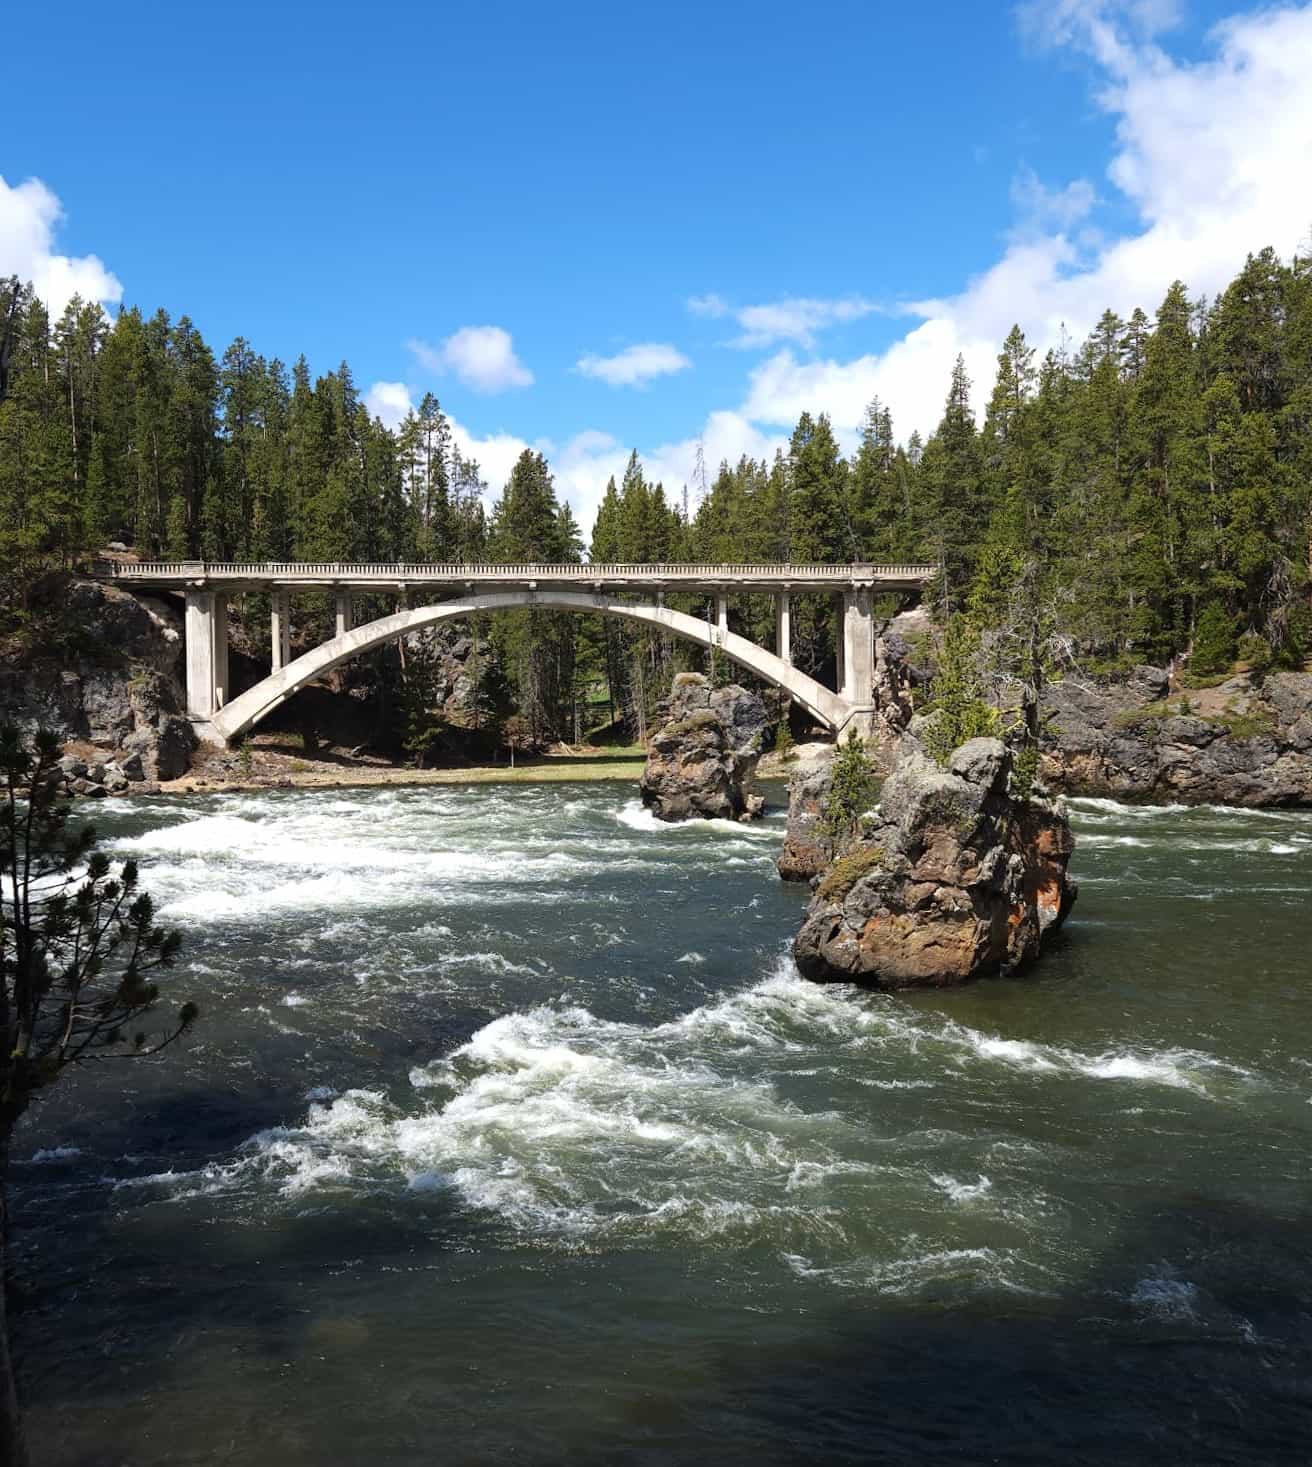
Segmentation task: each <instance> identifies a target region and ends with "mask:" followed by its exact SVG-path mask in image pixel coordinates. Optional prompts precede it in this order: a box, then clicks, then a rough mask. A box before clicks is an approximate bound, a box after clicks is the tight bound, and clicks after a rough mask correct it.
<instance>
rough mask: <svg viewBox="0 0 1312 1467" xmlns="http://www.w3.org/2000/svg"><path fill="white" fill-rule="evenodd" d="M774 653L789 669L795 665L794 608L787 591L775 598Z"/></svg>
mask: <svg viewBox="0 0 1312 1467" xmlns="http://www.w3.org/2000/svg"><path fill="white" fill-rule="evenodd" d="M774 651H775V656H776V657H779V658H781V659H782V660H783V661H784V662H786V663H787V664H788V665H789V667H791V666H792V665H793V608H792V597H791V596H789V594H788V592H787V591H780V593H779V595H778V596H777V597H776V598H775V603H774Z"/></svg>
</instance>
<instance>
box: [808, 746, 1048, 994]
mask: <svg viewBox="0 0 1312 1467" xmlns="http://www.w3.org/2000/svg"><path fill="white" fill-rule="evenodd" d="M1010 776H1011V755H1010V753H1009V751H1008V750H1007V748H1006V747H1005V745H1003V744H1002V743H1001V742H1000V741H999V740H997V739H972V740H971V741H970V742H969V743H966V744H963V745H962V746H961V748H959V749H958V750H957V751H956V752H955V753H954V754H953V756H952V760H951V763H950V765H949V767H948V768H947V769H941V768H939V766H938V765H937V764H935V763H934V762H933V760H932V759H930V758H929V757H928V756H927V755H926V754H925V753H924V752H923V750H921V748H920V747H919V745H918V744H917V743H916V742H915V741H914V740H912V739H907V740H905V741H904V742H903V744H902V746H901V749H900V752H899V755H898V758H897V761H896V763H895V765H894V768H893V772H892V774H891V775H890V776H889V778H888V779H887V780H886V781H885V782H884V786H883V790H882V791H881V798H880V804H879V816H878V822H877V824H876V825H875V826H874V828H873V829H872V830H871V831H870V832H869V833H868V837H867V838H866V839H864V840H862V841H861V842H860V843H859V844H856V845H854V846H852V847H850V848H849V849H848V850H847V851H845V852H844V854H843V855H842V856H840V858H839V859H838V860H837V861H835V862H834V864H833V865H832V866H831V867H830V868H829V869H828V871H827V872H826V873H825V875H824V876H823V877H822V878H821V879H820V880H819V881H818V883H817V884H816V888H815V894H814V896H813V897H812V900H811V905H810V906H809V908H808V909H807V913H806V918H805V920H804V922H803V924H802V928H801V931H800V932H799V933H798V935H797V939H796V942H795V944H794V949H793V951H794V956H795V958H796V960H797V965H798V968H799V969H800V970H801V972H802V973H803V974H804V975H805V976H806V977H808V978H814V979H820V980H840V981H847V982H861V983H867V984H872V985H874V986H876V987H880V988H907V987H914V986H941V985H945V984H951V983H960V982H964V981H965V980H967V979H969V978H975V977H981V976H986V975H989V974H993V973H998V972H1011V971H1014V970H1015V969H1018V968H1020V967H1022V966H1024V965H1025V964H1026V963H1028V962H1031V961H1032V960H1033V959H1034V958H1036V957H1037V956H1038V954H1039V949H1040V946H1041V943H1042V941H1043V938H1044V936H1045V934H1047V933H1049V932H1051V931H1052V930H1053V929H1054V928H1055V927H1056V926H1058V925H1059V924H1060V923H1061V921H1062V920H1063V919H1064V918H1065V916H1066V914H1067V912H1068V911H1069V910H1070V908H1071V905H1072V904H1073V902H1074V900H1075V886H1074V883H1073V882H1072V881H1071V880H1070V879H1069V878H1068V876H1067V874H1066V870H1067V866H1068V864H1069V862H1070V857H1071V852H1072V851H1073V849H1074V838H1073V837H1072V835H1071V831H1070V826H1069V824H1068V822H1067V820H1066V817H1065V815H1064V814H1063V813H1062V812H1061V811H1060V810H1059V809H1058V808H1057V807H1056V806H1054V805H1051V804H1049V803H1047V802H1045V801H1042V800H1037V799H1031V800H1019V799H1016V798H1014V797H1013V796H1012V794H1011V793H1010V792H1009V782H1010Z"/></svg>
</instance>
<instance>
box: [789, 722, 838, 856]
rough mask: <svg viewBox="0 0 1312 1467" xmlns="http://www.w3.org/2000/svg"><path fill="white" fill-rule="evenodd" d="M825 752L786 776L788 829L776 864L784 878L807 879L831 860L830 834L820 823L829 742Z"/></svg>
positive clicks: (828, 778)
mask: <svg viewBox="0 0 1312 1467" xmlns="http://www.w3.org/2000/svg"><path fill="white" fill-rule="evenodd" d="M827 755H828V757H827V758H825V759H823V760H818V761H816V762H813V763H809V764H803V765H799V767H798V768H796V769H794V770H793V772H792V774H790V775H789V777H788V829H787V832H786V833H785V835H784V844H783V849H782V850H781V851H780V852H779V863H778V866H779V875H780V876H781V877H782V878H783V879H784V880H785V881H810V879H811V878H812V877H813V876H818V875H819V874H820V873H821V872H822V871H823V870H824V869H825V867H826V866H828V865H829V863H830V862H831V861H832V860H833V859H834V841H833V837H832V836H831V835H829V834H828V832H827V831H826V830H825V829H824V823H823V822H824V808H825V801H826V800H827V799H828V798H829V787H830V784H831V783H832V775H833V746H832V745H829V746H827Z"/></svg>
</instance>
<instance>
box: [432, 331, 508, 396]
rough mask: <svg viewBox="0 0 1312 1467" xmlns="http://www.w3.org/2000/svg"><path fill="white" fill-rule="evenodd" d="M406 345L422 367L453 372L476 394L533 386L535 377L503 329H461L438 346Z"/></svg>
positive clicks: (435, 370)
mask: <svg viewBox="0 0 1312 1467" xmlns="http://www.w3.org/2000/svg"><path fill="white" fill-rule="evenodd" d="M406 344H407V346H408V347H409V348H410V351H411V353H412V354H413V355H414V358H415V360H416V361H417V362H418V363H419V364H420V366H422V367H426V368H427V369H428V370H429V371H430V372H445V371H451V372H454V373H455V374H456V376H457V377H459V378H460V380H461V381H462V382H463V383H464V384H465V386H466V387H472V388H473V389H474V390H475V391H476V392H505V391H506V390H507V389H509V388H511V387H528V386H530V385H531V384H532V382H533V373H532V372H530V371H529V369H528V368H527V367H526V366H525V365H524V363H523V362H521V361H520V359H519V358H518V357H517V356H516V355H515V343H514V341H513V340H512V338H511V335H510V332H509V331H507V330H505V328H504V327H501V326H462V327H461V328H460V330H459V331H455V332H453V333H452V334H451V335H450V336H448V337H447V338H446V340H445V341H443V342H442V343H441V344H440V345H439V346H432V345H430V344H429V343H428V342H426V341H419V340H414V341H410V342H407V343H406Z"/></svg>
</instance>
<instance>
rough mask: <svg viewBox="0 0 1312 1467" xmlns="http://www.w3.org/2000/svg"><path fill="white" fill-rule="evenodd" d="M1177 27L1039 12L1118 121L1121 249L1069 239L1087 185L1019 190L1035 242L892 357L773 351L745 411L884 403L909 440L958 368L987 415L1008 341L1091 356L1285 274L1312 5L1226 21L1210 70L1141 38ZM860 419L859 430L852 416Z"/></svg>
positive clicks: (1090, 9)
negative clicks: (871, 400) (1161, 319)
mask: <svg viewBox="0 0 1312 1467" xmlns="http://www.w3.org/2000/svg"><path fill="white" fill-rule="evenodd" d="M1173 14H1174V12H1173V9H1172V8H1171V7H1169V6H1164V5H1161V4H1151V3H1150V4H1143V3H1140V4H1134V5H1129V6H1127V5H1123V4H1122V5H1115V4H1110V3H1099V0H1059V3H1057V4H1051V3H1049V4H1047V5H1044V6H1042V7H1031V19H1032V21H1034V23H1037V21H1036V20H1034V18H1035V17H1038V16H1042V17H1043V18H1044V20H1045V22H1046V24H1047V35H1046V39H1048V40H1049V41H1050V42H1053V41H1060V42H1061V43H1062V44H1066V45H1071V46H1075V47H1077V48H1079V49H1080V51H1081V52H1082V53H1084V54H1086V55H1087V56H1089V57H1091V58H1092V59H1093V60H1094V61H1095V62H1096V64H1097V65H1098V67H1099V69H1100V72H1101V82H1100V86H1099V90H1098V92H1097V101H1098V103H1099V105H1100V106H1101V107H1102V108H1103V109H1104V110H1105V111H1107V112H1108V113H1109V114H1110V115H1111V116H1112V117H1114V118H1115V120H1116V137H1117V148H1116V152H1115V155H1114V157H1113V158H1112V160H1111V162H1110V164H1109V166H1108V168H1107V177H1108V179H1109V180H1110V182H1111V183H1112V184H1113V185H1114V187H1115V188H1116V189H1117V190H1119V191H1120V193H1121V194H1122V195H1123V196H1125V197H1126V198H1128V199H1129V200H1130V202H1131V203H1132V204H1133V205H1134V206H1135V208H1136V209H1137V211H1138V214H1139V219H1140V227H1139V228H1138V229H1137V230H1135V231H1132V232H1130V233H1127V234H1124V235H1122V236H1121V237H1118V238H1112V239H1104V238H1102V237H1100V236H1097V235H1084V236H1081V237H1078V238H1072V236H1071V234H1070V233H1069V231H1070V230H1071V228H1072V227H1073V226H1075V225H1076V224H1077V223H1078V222H1079V221H1082V220H1084V219H1086V217H1087V214H1088V210H1089V208H1090V207H1091V206H1092V204H1093V202H1094V200H1093V192H1092V185H1090V184H1088V183H1086V182H1085V181H1084V180H1078V181H1077V182H1076V183H1074V184H1071V185H1068V186H1067V187H1065V188H1061V189H1056V190H1048V189H1045V188H1044V187H1043V186H1042V185H1041V184H1040V183H1039V182H1038V180H1037V179H1034V178H1033V177H1032V176H1030V177H1028V178H1027V177H1025V176H1024V175H1022V178H1021V181H1020V183H1019V185H1018V195H1019V202H1020V204H1021V206H1022V209H1023V210H1025V211H1026V212H1027V213H1028V216H1029V217H1028V219H1027V220H1026V221H1024V222H1025V223H1026V224H1027V225H1028V227H1024V228H1021V229H1019V230H1018V231H1017V232H1016V233H1015V234H1014V235H1013V236H1012V238H1011V240H1010V242H1009V244H1008V246H1007V248H1006V250H1005V252H1004V254H1003V255H1002V257H1001V258H1000V259H999V260H998V261H997V262H996V263H995V264H994V265H992V266H991V267H990V268H989V269H987V270H985V271H984V272H983V273H982V274H981V275H980V276H978V277H977V278H976V279H974V280H972V281H971V282H969V284H968V285H967V286H966V287H965V289H964V290H962V291H961V292H960V293H959V294H957V295H953V296H947V297H943V298H941V299H938V300H930V301H923V302H920V303H919V304H917V305H916V306H914V307H913V308H911V310H912V314H915V315H919V316H921V317H923V321H922V324H921V325H919V326H917V327H916V328H915V329H914V330H912V331H911V332H909V333H908V334H907V335H906V336H905V337H903V338H902V339H901V340H899V341H897V342H895V343H894V344H893V345H892V346H890V347H889V348H887V349H886V350H884V351H883V352H880V353H876V354H868V355H865V356H861V357H858V358H856V359H855V360H852V361H819V362H799V361H797V360H795V359H794V357H793V355H792V354H791V353H790V352H787V351H785V352H781V353H778V354H777V355H776V356H774V357H772V358H771V359H770V360H769V361H767V362H765V363H764V364H762V365H761V366H760V367H758V368H757V369H756V370H755V371H754V372H753V373H752V378H751V386H750V390H749V393H748V397H747V401H746V403H745V405H744V408H743V412H744V413H745V414H746V415H747V416H748V417H749V418H751V419H753V420H754V421H757V422H764V423H780V424H786V423H789V422H791V421H793V420H794V419H795V418H796V415H797V411H798V410H799V408H800V407H802V406H805V407H807V408H809V409H811V410H812V411H815V410H817V409H824V410H827V411H830V412H831V413H832V415H833V417H834V419H835V423H836V425H839V426H843V425H846V426H848V427H851V426H852V425H853V424H854V423H855V422H856V421H859V411H858V405H859V403H860V402H861V400H862V399H863V398H868V397H869V396H871V395H873V394H875V393H877V394H878V395H879V396H880V398H881V399H882V400H883V401H884V402H886V403H887V404H889V405H890V407H891V408H892V411H893V415H894V422H895V426H896V428H897V430H898V432H899V435H902V436H904V435H906V434H907V433H909V432H910V431H911V430H912V429H913V428H918V429H920V430H921V431H922V432H924V431H926V430H928V429H930V428H932V427H933V426H934V424H935V422H936V421H937V419H938V416H939V413H940V410H941V407H942V402H943V398H944V396H945V395H946V391H947V383H948V375H949V373H950V371H951V367H952V361H953V359H954V357H955V356H956V355H957V353H958V352H960V353H962V354H964V356H965V358H966V363H967V369H968V370H969V371H970V373H971V376H972V377H973V379H974V382H975V393H974V400H975V402H976V404H977V405H979V404H980V403H981V402H982V401H983V399H984V398H986V397H987V395H988V392H989V390H990V388H991V385H992V377H993V370H994V362H995V356H996V353H997V350H998V347H999V344H1000V342H1001V341H1002V338H1003V337H1004V336H1005V334H1006V333H1007V331H1008V330H1009V329H1010V327H1011V326H1012V324H1013V323H1015V322H1019V323H1020V325H1021V327H1022V329H1023V330H1024V331H1025V333H1026V335H1027V336H1028V337H1029V339H1030V342H1031V344H1033V345H1037V346H1039V347H1040V348H1046V347H1048V346H1051V345H1054V344H1056V343H1057V342H1058V340H1059V339H1060V337H1061V333H1062V331H1063V328H1065V329H1066V330H1067V331H1068V332H1069V333H1070V335H1071V336H1073V337H1074V339H1075V340H1077V341H1078V340H1079V339H1081V338H1082V337H1083V336H1084V335H1085V334H1086V333H1087V332H1088V331H1089V330H1090V329H1091V327H1092V326H1093V325H1094V323H1095V322H1096V321H1097V319H1098V317H1099V315H1101V313H1102V311H1103V310H1104V309H1106V308H1108V307H1110V308H1111V309H1113V310H1115V311H1118V312H1120V313H1121V314H1123V315H1124V314H1128V313H1129V312H1130V311H1131V310H1133V308H1134V307H1135V306H1138V305H1142V306H1143V307H1144V308H1145V309H1146V310H1148V311H1150V312H1151V311H1152V310H1153V309H1154V308H1155V307H1156V306H1157V305H1158V303H1159V302H1160V300H1161V298H1162V296H1163V295H1164V294H1165V292H1166V289H1167V287H1168V286H1169V285H1170V283H1171V282H1172V281H1173V280H1175V279H1177V278H1178V279H1182V280H1184V281H1185V282H1186V283H1187V285H1188V286H1189V288H1190V290H1191V291H1192V292H1193V293H1195V294H1198V293H1207V294H1215V293H1216V292H1218V291H1219V290H1221V289H1223V288H1224V286H1225V285H1226V284H1227V283H1228V281H1229V280H1230V279H1231V278H1232V277H1233V275H1234V273H1235V272H1236V270H1237V269H1238V268H1239V267H1240V265H1241V264H1242V263H1243V260H1244V256H1245V255H1246V254H1247V253H1248V252H1249V251H1252V250H1257V249H1260V248H1261V247H1262V246H1263V245H1266V244H1272V245H1274V246H1275V247H1276V249H1277V250H1278V251H1280V252H1281V253H1282V254H1284V255H1285V256H1286V257H1288V255H1289V254H1290V253H1291V252H1292V251H1293V250H1294V249H1295V248H1296V247H1298V246H1299V244H1300V242H1301V241H1302V240H1304V239H1305V238H1306V235H1307V230H1308V225H1309V223H1310V222H1312V203H1310V202H1309V197H1308V194H1307V191H1306V190H1305V189H1302V188H1300V187H1299V186H1298V182H1297V181H1298V180H1300V179H1304V178H1306V177H1307V175H1308V160H1309V158H1312V87H1309V86H1308V84H1307V77H1308V76H1309V75H1312V3H1304V4H1299V5H1285V6H1283V7H1281V8H1278V9H1270V10H1264V11H1258V12H1255V13H1252V14H1245V15H1242V16H1237V17H1234V18H1232V19H1230V20H1228V21H1226V22H1224V23H1223V24H1222V25H1220V26H1218V27H1217V28H1216V29H1215V30H1214V31H1213V33H1212V41H1213V51H1214V54H1213V55H1212V56H1210V57H1209V58H1208V59H1205V60H1201V61H1193V62H1182V61H1177V60H1175V59H1173V58H1171V57H1170V56H1169V55H1167V54H1166V53H1165V52H1164V51H1163V50H1162V49H1161V48H1160V46H1159V45H1157V44H1156V43H1154V42H1152V41H1150V40H1147V39H1144V37H1145V35H1146V34H1147V33H1149V32H1152V31H1156V30H1160V29H1161V28H1162V27H1163V26H1164V25H1165V24H1166V23H1168V22H1169V20H1170V19H1171V18H1172V16H1173ZM854 415H855V416H854Z"/></svg>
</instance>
